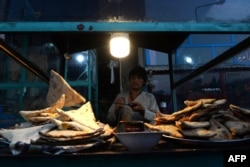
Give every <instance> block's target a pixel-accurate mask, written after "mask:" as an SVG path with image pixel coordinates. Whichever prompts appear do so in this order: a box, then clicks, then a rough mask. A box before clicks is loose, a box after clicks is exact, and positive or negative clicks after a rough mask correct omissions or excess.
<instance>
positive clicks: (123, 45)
mask: <svg viewBox="0 0 250 167" xmlns="http://www.w3.org/2000/svg"><path fill="white" fill-rule="evenodd" d="M129 52H130V41H129V35H128V34H127V33H113V34H111V39H110V53H111V55H112V56H114V57H117V58H123V57H126V56H128V55H129Z"/></svg>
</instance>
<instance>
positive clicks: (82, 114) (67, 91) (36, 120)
mask: <svg viewBox="0 0 250 167" xmlns="http://www.w3.org/2000/svg"><path fill="white" fill-rule="evenodd" d="M46 101H47V104H48V105H49V106H48V107H47V108H44V109H38V110H34V111H20V115H21V116H22V117H23V118H24V120H25V121H27V122H26V123H29V124H30V126H29V127H28V128H29V129H30V128H31V127H32V134H31V135H29V132H30V130H29V129H28V128H27V127H25V128H21V126H19V127H18V126H16V129H15V130H14V131H13V129H12V130H8V129H5V130H2V131H1V130H0V137H1V136H2V137H3V138H5V137H6V140H7V141H8V142H9V143H12V144H13V141H11V140H12V139H15V141H14V142H18V140H20V141H21V142H24V143H26V144H30V143H32V144H46V145H56V146H58V145H63V146H65V145H70V146H72V145H78V149H76V150H81V149H79V145H80V147H82V148H86V147H85V145H88V146H90V145H91V146H92V145H95V146H96V143H99V142H101V143H105V140H106V139H109V138H110V137H111V136H113V129H112V128H111V127H110V126H109V125H108V124H103V123H101V122H98V121H97V120H96V118H95V114H94V111H93V108H92V105H91V103H90V102H89V101H88V102H86V99H85V98H84V97H83V96H81V95H80V94H79V93H78V92H77V91H75V90H74V89H73V88H72V87H71V86H70V85H69V84H68V83H67V82H66V81H65V80H64V79H63V77H62V76H60V75H59V74H58V73H56V72H55V71H51V75H50V85H49V90H48V94H47V97H46ZM72 106H74V108H75V107H76V106H78V107H79V106H80V107H79V108H77V109H70V107H72ZM65 108H67V109H68V110H65ZM46 125H49V127H51V128H50V129H48V130H46V131H44V130H43V131H41V130H39V129H40V128H39V127H40V126H42V127H43V126H46ZM35 127H38V128H35ZM34 129H35V130H36V129H37V131H35V130H34ZM19 131H20V133H24V132H26V131H27V133H24V134H26V135H25V136H26V138H25V141H23V140H22V139H21V138H20V137H19V136H20V135H19V136H17V135H18V134H20V133H18V132H19ZM2 132H4V133H2ZM9 136H12V137H9ZM34 136H36V137H35V138H34ZM37 136H39V137H37ZM93 142H94V143H95V144H93ZM14 144H15V143H14Z"/></svg>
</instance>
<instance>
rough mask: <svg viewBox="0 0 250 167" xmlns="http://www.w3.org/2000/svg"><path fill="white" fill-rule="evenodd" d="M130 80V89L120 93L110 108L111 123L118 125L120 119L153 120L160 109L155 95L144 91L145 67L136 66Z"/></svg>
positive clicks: (109, 117) (109, 119) (109, 120)
mask: <svg viewBox="0 0 250 167" xmlns="http://www.w3.org/2000/svg"><path fill="white" fill-rule="evenodd" d="M128 81H129V91H127V92H121V93H119V94H118V95H117V96H116V98H115V100H114V102H113V104H112V105H111V107H110V108H109V111H108V116H107V121H108V123H109V124H110V125H117V123H118V121H120V120H123V121H146V122H151V121H153V120H154V117H155V113H156V112H157V111H159V107H158V104H157V101H156V99H155V97H154V95H153V94H152V93H149V92H146V91H144V86H145V85H146V81H147V72H146V71H145V69H144V68H143V67H141V66H136V67H134V68H133V69H132V70H131V71H130V72H129V76H128Z"/></svg>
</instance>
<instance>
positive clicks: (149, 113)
mask: <svg viewBox="0 0 250 167" xmlns="http://www.w3.org/2000/svg"><path fill="white" fill-rule="evenodd" d="M146 98H147V99H148V100H146V99H145V101H148V103H147V105H145V106H144V107H145V114H144V119H146V120H148V121H153V120H154V118H155V113H156V112H159V107H158V104H157V101H156V99H155V97H154V95H153V94H147V97H146Z"/></svg>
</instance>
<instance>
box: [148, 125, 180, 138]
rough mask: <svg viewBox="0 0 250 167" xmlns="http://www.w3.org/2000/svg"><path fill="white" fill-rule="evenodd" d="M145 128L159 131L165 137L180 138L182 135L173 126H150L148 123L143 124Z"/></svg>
mask: <svg viewBox="0 0 250 167" xmlns="http://www.w3.org/2000/svg"><path fill="white" fill-rule="evenodd" d="M144 125H145V127H147V128H148V129H151V130H153V131H161V132H163V133H164V134H166V135H169V136H173V137H179V138H182V137H183V135H182V134H181V133H180V132H179V130H178V128H177V127H176V126H175V125H151V124H149V123H144Z"/></svg>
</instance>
